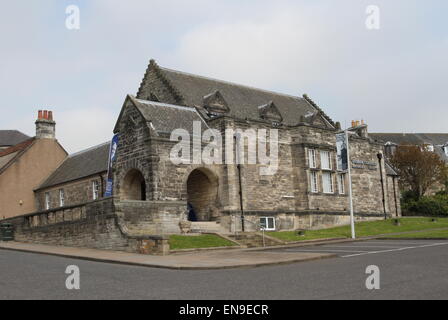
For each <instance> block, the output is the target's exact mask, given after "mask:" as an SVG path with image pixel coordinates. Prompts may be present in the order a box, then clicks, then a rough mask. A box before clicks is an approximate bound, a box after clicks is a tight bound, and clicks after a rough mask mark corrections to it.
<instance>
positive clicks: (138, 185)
mask: <svg viewBox="0 0 448 320" xmlns="http://www.w3.org/2000/svg"><path fill="white" fill-rule="evenodd" d="M121 198H122V199H123V200H139V201H146V182H145V178H144V177H143V174H142V173H141V172H140V171H138V170H137V169H131V170H129V172H128V173H126V176H125V177H124V179H123V183H122V185H121Z"/></svg>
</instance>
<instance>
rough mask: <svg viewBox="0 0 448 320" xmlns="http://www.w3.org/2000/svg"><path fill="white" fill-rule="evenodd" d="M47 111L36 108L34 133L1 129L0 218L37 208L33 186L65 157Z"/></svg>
mask: <svg viewBox="0 0 448 320" xmlns="http://www.w3.org/2000/svg"><path fill="white" fill-rule="evenodd" d="M55 130H56V122H55V121H54V120H53V114H52V112H51V111H39V114H38V119H37V121H36V136H35V137H32V138H30V137H27V136H26V135H24V134H22V133H20V132H18V131H9V130H8V131H1V134H0V137H1V139H2V140H1V144H2V146H3V148H2V149H1V150H0V190H1V192H0V218H8V217H13V216H17V215H21V214H26V213H31V212H35V211H37V209H38V207H37V204H36V199H35V196H34V189H35V188H36V187H38V186H39V185H40V184H41V183H42V182H43V181H44V180H45V179H46V178H48V176H49V175H50V174H51V173H52V172H53V171H54V170H55V169H56V168H57V167H58V166H59V165H60V164H61V162H62V161H63V160H64V159H65V158H66V157H67V152H66V151H65V150H64V148H63V147H62V146H61V145H60V144H59V142H58V141H57V140H56V135H55Z"/></svg>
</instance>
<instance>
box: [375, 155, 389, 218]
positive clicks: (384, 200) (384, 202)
mask: <svg viewBox="0 0 448 320" xmlns="http://www.w3.org/2000/svg"><path fill="white" fill-rule="evenodd" d="M376 156H377V157H378V164H379V165H380V179H381V190H382V194H383V210H384V220H387V212H386V198H385V195H384V179H383V165H382V160H383V154H382V153H381V152H379V153H378V154H377V155H376Z"/></svg>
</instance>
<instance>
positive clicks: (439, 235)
mask: <svg viewBox="0 0 448 320" xmlns="http://www.w3.org/2000/svg"><path fill="white" fill-rule="evenodd" d="M388 238H393V239H403V238H411V239H448V229H447V230H436V231H424V232H416V233H410V234H401V235H397V236H389V237H388Z"/></svg>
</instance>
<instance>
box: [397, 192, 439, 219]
mask: <svg viewBox="0 0 448 320" xmlns="http://www.w3.org/2000/svg"><path fill="white" fill-rule="evenodd" d="M403 209H404V210H405V211H409V212H411V213H413V214H419V215H427V216H448V196H447V195H436V196H428V197H421V198H420V199H419V200H413V199H407V201H404V203H403Z"/></svg>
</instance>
